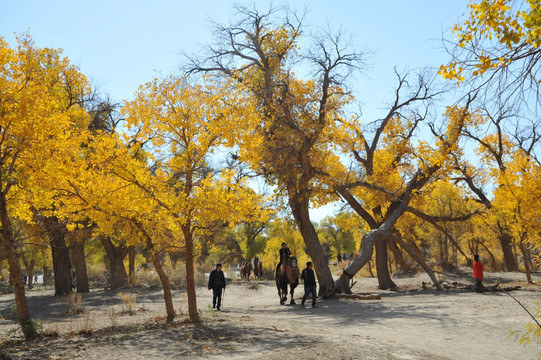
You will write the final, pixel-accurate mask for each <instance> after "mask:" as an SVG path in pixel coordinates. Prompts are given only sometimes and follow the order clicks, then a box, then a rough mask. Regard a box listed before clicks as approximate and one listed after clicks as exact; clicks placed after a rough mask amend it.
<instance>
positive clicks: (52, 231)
mask: <svg viewBox="0 0 541 360" xmlns="http://www.w3.org/2000/svg"><path fill="white" fill-rule="evenodd" d="M43 221H44V223H45V228H46V230H47V233H48V235H49V244H50V245H51V253H52V258H53V272H54V295H55V296H61V295H67V294H70V293H71V274H70V267H71V264H70V256H69V249H68V247H67V246H66V229H65V226H64V224H62V223H60V221H59V220H58V219H57V218H56V217H46V218H44V219H43Z"/></svg>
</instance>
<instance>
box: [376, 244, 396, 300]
mask: <svg viewBox="0 0 541 360" xmlns="http://www.w3.org/2000/svg"><path fill="white" fill-rule="evenodd" d="M387 239H388V236H380V237H379V238H378V239H377V240H376V243H375V247H376V271H377V275H378V285H379V288H380V289H381V290H388V289H396V284H395V283H394V281H393V280H392V279H391V275H390V274H389V266H388V262H387Z"/></svg>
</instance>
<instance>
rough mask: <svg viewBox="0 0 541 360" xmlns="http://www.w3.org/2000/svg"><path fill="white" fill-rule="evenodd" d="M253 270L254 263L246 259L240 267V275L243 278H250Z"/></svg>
mask: <svg viewBox="0 0 541 360" xmlns="http://www.w3.org/2000/svg"><path fill="white" fill-rule="evenodd" d="M251 272H252V263H251V262H249V261H245V262H243V263H242V266H241V267H240V277H241V279H243V280H248V279H249V278H250V273H251Z"/></svg>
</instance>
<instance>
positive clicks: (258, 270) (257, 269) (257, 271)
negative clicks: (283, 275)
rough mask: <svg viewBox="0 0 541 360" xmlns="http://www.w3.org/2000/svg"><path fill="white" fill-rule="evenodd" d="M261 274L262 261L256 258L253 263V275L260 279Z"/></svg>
mask: <svg viewBox="0 0 541 360" xmlns="http://www.w3.org/2000/svg"><path fill="white" fill-rule="evenodd" d="M262 274H263V262H261V260H259V259H258V260H257V261H256V262H255V263H254V277H255V278H256V279H257V280H261V275H262Z"/></svg>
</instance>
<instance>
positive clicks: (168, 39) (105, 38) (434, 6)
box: [0, 0, 468, 106]
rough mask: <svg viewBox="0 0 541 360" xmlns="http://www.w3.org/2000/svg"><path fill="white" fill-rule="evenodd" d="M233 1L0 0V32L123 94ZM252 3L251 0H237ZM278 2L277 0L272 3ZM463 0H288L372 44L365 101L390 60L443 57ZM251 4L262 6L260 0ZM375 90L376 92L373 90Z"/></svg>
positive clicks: (383, 80)
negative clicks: (60, 54) (22, 38)
mask: <svg viewBox="0 0 541 360" xmlns="http://www.w3.org/2000/svg"><path fill="white" fill-rule="evenodd" d="M232 3H233V2H232V1H227V0H226V1H216V0H212V1H164V0H159V1H111V0H107V1H103V0H95V1H92V2H83V1H73V0H70V1H65V0H62V1H61V0H56V1H55V0H48V1H43V0H20V1H13V0H0V34H1V35H2V36H4V38H6V40H7V41H8V42H9V43H10V44H12V46H14V45H15V37H14V33H21V32H26V31H28V32H29V33H30V34H31V36H32V37H33V38H34V40H35V41H36V43H37V45H38V46H42V47H53V48H62V49H64V53H65V55H67V56H68V57H69V58H70V60H71V61H72V62H73V63H75V64H76V65H78V66H79V67H80V68H81V70H82V71H83V73H85V74H86V75H87V76H88V77H89V78H91V79H92V80H93V81H96V82H97V83H98V84H100V85H101V88H102V90H103V91H104V92H106V93H109V94H110V95H111V96H112V97H113V98H114V99H116V100H123V99H130V98H131V97H132V94H133V92H134V91H135V90H136V89H137V87H138V85H140V84H143V83H145V82H146V81H149V80H150V79H151V78H152V77H153V76H154V70H158V71H160V72H162V73H164V74H168V73H172V72H176V71H177V69H178V67H179V65H180V64H181V62H182V58H181V56H180V55H179V52H180V50H186V51H188V52H196V51H197V49H198V48H199V46H200V45H201V44H204V43H208V42H209V41H210V39H211V33H210V30H209V21H208V20H209V19H214V20H218V21H220V22H227V21H228V19H230V18H232V17H234V16H235V14H234V12H233V7H232ZM239 3H241V4H250V5H252V4H254V2H253V1H240V2H239ZM274 3H275V4H278V2H277V1H275V2H274ZM467 3H468V2H467V1H466V0H452V1H449V0H430V1H429V0H409V1H403V0H394V1H376V0H370V1H364V0H358V1H345V0H335V1H332V2H331V1H321V0H317V1H289V2H287V4H288V5H289V6H290V7H291V8H295V9H301V10H302V9H304V8H307V10H308V14H307V17H306V23H307V24H309V25H310V28H309V29H308V31H310V29H316V28H317V27H325V26H327V24H330V25H331V26H332V27H339V26H342V27H343V29H344V30H345V31H347V32H349V33H350V34H352V36H353V41H354V43H355V45H356V46H358V47H359V48H360V49H368V50H371V51H373V52H374V53H373V56H371V58H370V63H371V66H370V68H369V70H368V71H367V75H368V77H360V78H358V79H356V81H359V82H360V84H359V85H360V86H359V88H358V89H359V91H360V93H361V94H363V96H362V97H363V100H362V101H363V103H364V104H367V105H368V106H372V105H373V104H376V103H378V104H381V103H382V102H384V101H385V100H384V99H382V98H381V97H387V96H386V95H385V94H386V92H387V91H389V92H392V86H393V84H394V77H393V75H392V71H393V67H394V66H397V67H398V68H399V69H405V68H410V69H415V68H420V67H424V66H431V67H438V66H439V65H440V64H441V63H442V62H444V61H445V60H446V55H445V53H444V52H443V51H442V49H441V47H442V46H441V41H440V38H441V35H442V32H443V33H447V34H448V36H450V35H449V31H448V30H449V29H450V28H451V27H452V25H453V24H454V23H455V22H456V20H457V19H458V18H459V17H460V16H461V14H463V13H464V12H465V11H466V5H467ZM255 4H256V5H257V6H258V7H260V8H262V9H266V8H267V7H268V4H269V3H268V2H267V1H256V2H255ZM375 89H378V91H375Z"/></svg>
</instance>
